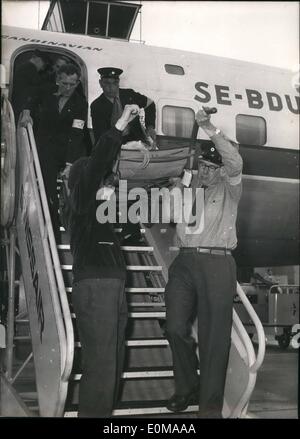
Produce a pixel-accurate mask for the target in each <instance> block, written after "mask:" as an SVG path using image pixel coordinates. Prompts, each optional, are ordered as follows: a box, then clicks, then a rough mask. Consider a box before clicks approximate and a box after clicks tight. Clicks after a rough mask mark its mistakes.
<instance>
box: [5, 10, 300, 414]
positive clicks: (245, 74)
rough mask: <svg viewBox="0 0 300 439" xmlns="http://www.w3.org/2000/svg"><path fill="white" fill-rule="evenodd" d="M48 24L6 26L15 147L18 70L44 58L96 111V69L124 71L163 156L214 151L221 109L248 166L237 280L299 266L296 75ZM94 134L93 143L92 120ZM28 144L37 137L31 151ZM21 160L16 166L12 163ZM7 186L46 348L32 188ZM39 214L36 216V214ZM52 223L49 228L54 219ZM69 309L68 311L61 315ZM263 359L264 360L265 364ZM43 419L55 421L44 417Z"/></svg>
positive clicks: (164, 237) (166, 237)
mask: <svg viewBox="0 0 300 439" xmlns="http://www.w3.org/2000/svg"><path fill="white" fill-rule="evenodd" d="M54 3H55V2H54ZM52 12H53V11H52ZM50 22H51V11H50V16H48V21H47V20H46V21H45V23H46V25H44V30H32V29H26V28H17V27H10V26H2V72H1V73H2V75H1V76H2V78H1V87H2V92H3V95H4V96H5V99H6V100H5V101H4V104H3V108H2V111H3V112H2V115H3V117H4V120H5V121H8V122H9V123H7V124H6V130H8V132H7V135H6V141H7V142H8V143H9V139H14V136H16V135H17V136H20V133H19V134H18V133H16V130H15V125H14V124H13V123H12V119H13V118H12V116H11V115H10V116H9V111H10V110H9V107H8V106H9V104H7V102H9V100H10V98H11V95H12V90H13V85H14V71H15V68H16V65H17V64H18V63H21V62H23V61H24V60H26V59H27V58H28V56H29V55H30V53H32V51H33V50H34V49H37V48H38V49H39V50H41V51H43V52H45V53H47V54H48V55H49V56H50V57H51V56H56V55H64V56H65V57H67V58H69V59H70V61H72V62H73V63H75V64H77V65H78V67H79V68H80V70H81V82H82V88H83V91H84V93H85V95H86V98H87V100H88V102H89V104H91V102H92V101H93V100H94V99H95V98H96V97H97V96H99V94H100V93H101V88H100V86H99V75H98V73H97V69H98V68H99V67H105V66H116V67H118V68H121V69H123V71H124V73H123V74H122V76H121V79H120V87H121V88H122V87H123V88H133V89H134V90H136V91H139V92H141V93H143V94H145V95H147V96H148V97H150V98H151V99H152V100H153V101H154V102H155V104H156V131H157V135H158V145H159V150H162V151H164V150H168V148H178V149H180V148H182V147H183V146H184V147H186V145H188V146H190V144H191V140H195V142H194V143H193V145H194V147H195V156H197V154H199V153H200V150H201V146H203V145H204V146H206V145H210V140H209V139H208V137H206V136H205V134H204V133H203V132H202V131H201V130H199V131H198V133H197V139H193V127H194V122H195V114H196V112H197V111H198V110H199V109H200V108H201V107H202V106H210V107H215V108H217V110H218V111H217V113H216V114H214V115H213V116H212V117H213V119H212V120H213V123H214V124H215V126H217V127H218V128H220V129H221V130H222V131H223V132H224V133H225V134H226V135H227V136H228V137H229V138H231V139H233V140H234V141H236V142H238V143H239V145H240V153H241V155H242V157H243V162H244V168H243V195H242V199H241V202H240V205H239V214H238V221H237V234H238V240H239V244H238V248H237V249H236V251H235V259H236V262H237V266H238V267H239V269H240V270H241V271H240V279H239V280H240V281H241V282H242V281H248V280H245V279H243V271H242V269H243V268H246V269H248V268H252V267H266V266H291V265H297V264H298V260H299V253H298V248H299V235H298V211H299V209H298V207H299V206H298V200H299V197H298V169H299V150H298V139H299V96H298V91H299V90H298V89H297V84H295V81H294V76H295V74H294V73H293V72H291V71H288V70H284V69H279V68H275V67H270V66H265V65H260V64H253V63H249V62H245V61H239V60H233V59H228V58H222V57H216V56H211V55H205V54H198V53H194V52H186V51H180V50H175V49H165V48H159V47H152V46H147V45H143V44H136V43H130V42H129V41H127V40H126V41H121V40H120V39H113V38H101V37H99V35H97V32H98V31H97V32H95V34H94V35H93V36H90V35H82V34H76V33H70V32H63V31H60V32H57V31H53V29H52V31H50V30H45V29H47V28H48V29H49V28H50V26H49V23H50ZM47 23H48V24H47ZM131 27H132V23H131ZM61 30H63V29H62V28H61ZM5 102H6V104H5ZM7 113H8V116H7V117H6V114H7ZM87 127H88V130H89V134H90V137H91V140H92V141H93V134H92V125H91V118H90V114H89V115H88V122H87ZM30 136H31V135H30V133H29V141H30V142H31V141H32V137H30ZM11 141H12V142H13V140H11ZM19 141H20V137H19ZM23 141H24V139H23V140H22V142H23ZM26 142H27V140H26ZM26 142H25V143H26ZM7 154H8V155H9V152H8V153H7ZM14 159H15V158H14V157H12V158H11V159H10V160H11V163H12V162H14ZM195 163H196V161H194V169H195ZM36 172H37V173H38V170H36ZM5 184H6V185H8V187H6V191H5V192H6V194H7V193H8V194H9V196H8V197H7V196H6V195H5V194H4V196H5V197H6V199H5V200H4V204H3V205H2V207H3V206H4V207H5V212H6V213H5V214H3V212H2V214H3V217H2V225H3V226H4V227H5V226H7V225H10V224H11V223H12V222H13V218H14V214H15V206H16V203H17V202H20V203H21V205H20V211H21V213H22V219H23V220H24V223H25V226H26V227H25V231H24V236H23V237H22V239H21V238H20V239H21V241H22V240H23V246H24V248H26V249H27V251H28V254H29V255H30V257H29V262H28V264H29V265H28V269H27V275H28V276H29V275H30V276H31V277H32V282H33V285H34V297H35V300H34V305H32V306H34V307H35V311H36V315H37V321H36V322H35V327H36V328H37V335H36V337H37V339H36V340H38V339H39V340H40V343H41V344H42V336H43V331H44V328H45V312H46V311H45V310H46V308H47V307H48V308H50V307H51V304H48V306H47V304H46V302H47V300H46V299H45V296H43V294H42V293H41V287H40V285H41V282H42V279H41V278H42V277H43V276H42V274H41V273H40V274H39V275H40V280H38V279H37V273H39V271H38V270H37V271H36V269H35V268H34V266H35V264H36V263H38V255H37V254H36V252H37V247H34V245H33V243H34V236H33V235H34V234H33V232H32V231H31V230H30V228H29V223H28V217H27V216H26V215H27V214H26V212H25V210H26V185H25V182H24V184H23V186H22V190H23V192H22V195H21V198H19V199H17V196H20V194H19V193H18V194H17V196H16V197H14V196H13V192H14V184H15V183H14V182H12V181H11V180H9V179H6V180H5ZM3 193H4V192H3ZM23 194H25V195H24V197H23ZM42 198H43V196H42V195H41V199H42ZM24 200H25V201H24ZM27 202H28V200H27ZM22 203H23V204H24V205H23V204H22ZM29 203H30V202H29ZM42 204H43V202H42ZM27 207H28V206H27ZM31 209H34V207H33V206H31ZM45 217H46V222H48V223H49V218H48V219H47V214H45ZM3 218H4V219H3ZM36 227H37V226H36ZM37 228H38V227H37ZM150 230H151V236H150V238H149V243H150V244H151V243H153V244H154V245H157V246H158V249H159V252H158V255H159V256H158V259H159V260H161V259H162V261H161V265H163V266H164V269H166V266H167V265H168V263H169V262H170V258H171V257H172V256H170V253H168V252H166V251H165V247H166V246H167V245H168V244H166V243H165V242H164V241H166V242H167V243H169V242H170V239H171V238H172V237H173V235H174V230H173V229H172V228H171V227H170V228H168V229H167V231H166V230H165V233H164V234H161V237H159V234H160V233H161V232H160V230H159V227H153V228H151V229H150ZM20 236H21V235H20ZM43 245H44V244H43ZM51 246H53V244H50V250H51V252H52V250H53V249H52V247H51ZM40 250H41V249H40ZM57 263H58V261H57V260H55V264H57ZM55 264H54V265H55ZM60 276H61V275H58V278H57V279H58V280H57V279H56V282H57V283H58V284H59V283H61V282H62V279H61V278H60ZM25 283H26V281H25ZM49 288H50V287H49ZM51 288H52V287H51ZM51 288H50V289H51ZM61 300H62V301H63V300H64V299H61ZM64 307H65V304H63V305H62V308H64ZM252 317H253V320H255V317H254V316H252ZM61 331H62V332H63V330H62V329H61ZM241 331H242V330H241ZM58 332H59V331H58ZM261 337H262V336H261ZM36 343H38V341H37V342H36ZM249 349H250V348H249V347H248V350H249ZM66 350H68V348H63V349H62V351H63V353H62V354H61V355H62V356H63V357H64V361H65V358H66V357H67V353H66ZM246 350H247V348H246ZM69 354H70V353H69ZM70 356H72V355H71V354H70ZM261 356H262V354H261V352H260V360H261ZM45 361H46V360H45V359H43V362H45ZM57 361H58V360H57ZM64 361H62V363H63V362H64ZM69 367H70V365H69ZM69 372H70V371H69ZM65 373H66V374H67V372H66V371H65ZM250 381H251V380H250V379H249V382H250ZM254 381H255V380H254ZM42 404H43V402H42ZM44 404H45V406H47V404H46V403H45V402H44ZM56 410H57V411H56V412H54V413H61V408H60V410H58V409H56ZM44 413H49V412H47V409H45V411H44Z"/></svg>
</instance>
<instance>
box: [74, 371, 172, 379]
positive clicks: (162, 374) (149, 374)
mask: <svg viewBox="0 0 300 439" xmlns="http://www.w3.org/2000/svg"><path fill="white" fill-rule="evenodd" d="M173 376H174V372H173V370H149V371H146V370H144V371H132V372H123V373H122V378H123V379H141V378H173ZM80 378H81V373H75V374H73V375H71V376H70V381H79V380H80Z"/></svg>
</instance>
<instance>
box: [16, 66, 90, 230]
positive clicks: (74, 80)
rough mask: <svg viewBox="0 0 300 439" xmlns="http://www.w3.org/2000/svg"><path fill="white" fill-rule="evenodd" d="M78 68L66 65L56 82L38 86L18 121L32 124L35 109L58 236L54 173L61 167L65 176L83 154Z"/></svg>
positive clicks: (83, 107) (83, 102) (83, 103)
mask: <svg viewBox="0 0 300 439" xmlns="http://www.w3.org/2000/svg"><path fill="white" fill-rule="evenodd" d="M79 79H80V71H79V69H78V68H77V67H76V66H74V65H73V64H65V65H63V66H61V67H60V69H59V70H58V73H57V80H56V83H57V85H56V86H54V88H53V89H51V88H49V86H45V87H44V88H39V90H38V91H37V92H36V93H33V94H32V95H31V96H29V97H28V99H27V101H26V103H25V104H24V108H25V110H24V111H23V113H22V116H21V120H20V123H21V125H26V124H27V123H28V122H31V123H32V118H31V116H30V115H31V113H32V111H34V109H36V108H38V109H39V110H38V119H39V122H38V126H37V127H35V126H34V134H35V139H36V144H37V149H38V154H39V159H40V164H41V168H42V173H43V178H44V184H45V189H46V193H47V198H48V202H49V209H50V214H51V219H52V224H53V229H54V232H55V234H56V237H58V236H59V235H58V229H59V220H58V197H57V188H56V187H57V184H56V180H57V174H58V172H59V171H60V170H62V169H64V174H65V175H66V176H68V173H69V169H70V166H71V164H72V163H73V162H74V161H75V160H77V159H78V158H79V157H82V156H84V155H85V147H84V142H83V128H84V126H85V122H86V118H87V101H86V99H85V98H84V97H83V96H82V95H80V94H78V93H77V91H76V90H75V89H76V87H77V86H78V83H79Z"/></svg>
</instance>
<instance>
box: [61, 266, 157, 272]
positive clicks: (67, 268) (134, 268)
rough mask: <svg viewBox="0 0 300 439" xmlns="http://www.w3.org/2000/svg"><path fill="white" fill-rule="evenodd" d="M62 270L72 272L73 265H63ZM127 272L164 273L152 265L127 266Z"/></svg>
mask: <svg viewBox="0 0 300 439" xmlns="http://www.w3.org/2000/svg"><path fill="white" fill-rule="evenodd" d="M61 269H62V270H65V271H71V270H72V265H61ZM126 270H127V271H162V267H161V266H160V265H157V266H152V265H126Z"/></svg>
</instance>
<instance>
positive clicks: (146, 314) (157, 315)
mask: <svg viewBox="0 0 300 439" xmlns="http://www.w3.org/2000/svg"><path fill="white" fill-rule="evenodd" d="M71 317H72V319H76V315H75V314H74V313H71ZM128 317H130V318H132V319H164V318H166V312H165V311H137V312H129V313H128Z"/></svg>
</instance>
